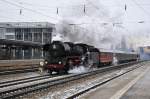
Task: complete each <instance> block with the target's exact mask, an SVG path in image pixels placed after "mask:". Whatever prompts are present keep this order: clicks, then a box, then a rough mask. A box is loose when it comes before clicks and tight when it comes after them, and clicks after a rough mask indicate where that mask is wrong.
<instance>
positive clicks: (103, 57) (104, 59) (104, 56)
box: [99, 49, 113, 65]
mask: <svg viewBox="0 0 150 99" xmlns="http://www.w3.org/2000/svg"><path fill="white" fill-rule="evenodd" d="M99 58H100V64H101V65H111V64H112V62H113V53H112V52H107V51H103V50H101V49H100V56H99Z"/></svg>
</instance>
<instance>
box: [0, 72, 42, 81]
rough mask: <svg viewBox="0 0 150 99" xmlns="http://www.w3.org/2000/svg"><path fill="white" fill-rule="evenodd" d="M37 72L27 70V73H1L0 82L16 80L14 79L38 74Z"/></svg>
mask: <svg viewBox="0 0 150 99" xmlns="http://www.w3.org/2000/svg"><path fill="white" fill-rule="evenodd" d="M40 75H42V74H40V73H39V72H28V73H18V74H10V75H1V76H0V82H5V81H10V80H16V79H24V78H29V77H35V76H40Z"/></svg>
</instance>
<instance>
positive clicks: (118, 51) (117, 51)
mask: <svg viewBox="0 0 150 99" xmlns="http://www.w3.org/2000/svg"><path fill="white" fill-rule="evenodd" d="M99 50H100V52H109V53H124V54H137V53H136V52H127V51H120V50H109V49H103V48H99Z"/></svg>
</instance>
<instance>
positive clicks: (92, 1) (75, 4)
mask: <svg viewBox="0 0 150 99" xmlns="http://www.w3.org/2000/svg"><path fill="white" fill-rule="evenodd" d="M84 5H85V13H84ZM57 8H58V11H57ZM149 9H150V0H57V1H56V0H0V12H1V13H0V22H11V21H15V22H22V21H23V22H26V21H28V22H29V21H30V22H32V21H34V22H35V21H37V22H39V21H42V22H43V21H48V22H52V23H59V22H60V21H61V20H64V19H65V20H71V22H72V23H76V24H81V23H85V24H86V25H87V24H101V25H96V26H97V27H94V28H95V30H100V29H103V28H105V27H104V26H103V28H99V29H97V28H98V27H100V26H102V24H105V23H107V25H108V24H113V23H115V24H114V25H113V26H112V27H111V29H110V27H109V26H108V28H109V30H110V31H108V30H107V32H109V33H108V34H110V33H111V35H112V34H115V35H119V37H122V36H125V37H126V39H127V41H128V42H130V43H133V45H134V46H141V45H150V44H149V43H150V40H149V39H150V28H149V26H150V10H149ZM57 12H58V14H57ZM85 24H84V27H85V28H86V25H85ZM81 27H83V26H81ZM106 28H107V26H106ZM93 30H94V29H93ZM107 32H105V33H107ZM103 35H106V34H103ZM103 35H102V36H103ZM106 36H107V35H106Z"/></svg>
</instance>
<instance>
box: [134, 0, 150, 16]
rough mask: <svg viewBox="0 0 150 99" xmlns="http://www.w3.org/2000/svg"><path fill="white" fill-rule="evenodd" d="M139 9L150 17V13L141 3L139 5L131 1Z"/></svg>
mask: <svg viewBox="0 0 150 99" xmlns="http://www.w3.org/2000/svg"><path fill="white" fill-rule="evenodd" d="M131 1H132V2H133V3H134V4H135V5H136V6H137V7H138V8H140V9H141V10H142V11H143V12H144V13H145V14H146V15H148V16H149V17H150V13H149V12H147V11H146V10H145V9H144V8H143V7H142V6H141V5H140V4H139V3H137V2H136V1H135V0H131Z"/></svg>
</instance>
